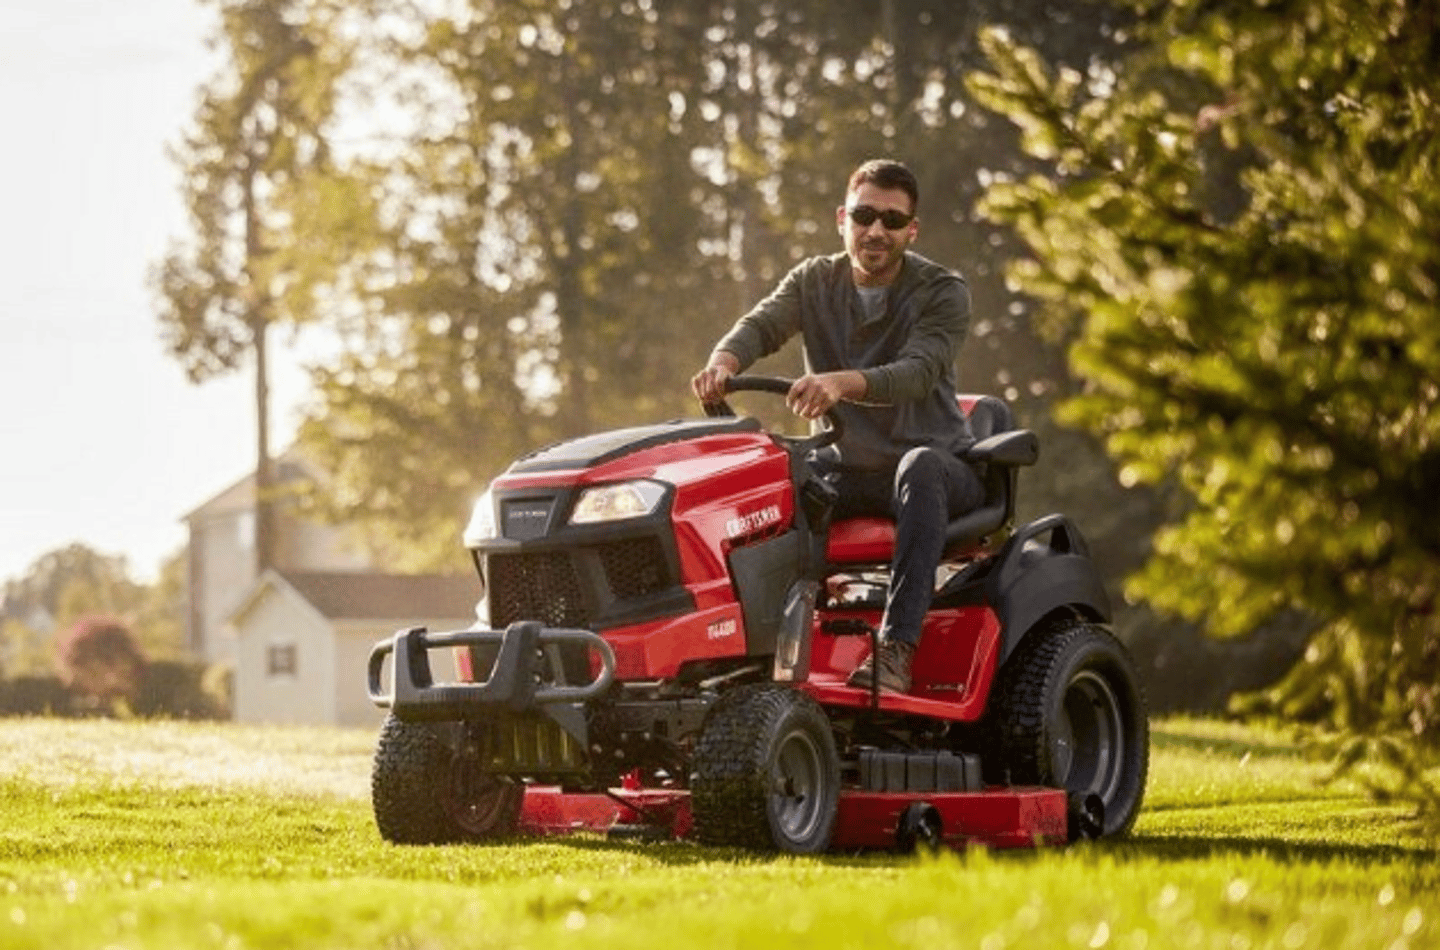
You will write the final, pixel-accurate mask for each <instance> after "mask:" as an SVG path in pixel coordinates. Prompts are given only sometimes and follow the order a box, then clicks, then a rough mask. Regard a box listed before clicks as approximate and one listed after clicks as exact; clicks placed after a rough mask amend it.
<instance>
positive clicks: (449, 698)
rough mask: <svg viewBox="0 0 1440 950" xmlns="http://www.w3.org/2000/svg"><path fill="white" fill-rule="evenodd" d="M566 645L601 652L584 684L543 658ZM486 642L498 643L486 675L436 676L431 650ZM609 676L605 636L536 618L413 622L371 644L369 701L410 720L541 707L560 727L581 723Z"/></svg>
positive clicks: (611, 657)
mask: <svg viewBox="0 0 1440 950" xmlns="http://www.w3.org/2000/svg"><path fill="white" fill-rule="evenodd" d="M564 644H579V645H583V646H584V647H586V648H588V649H590V650H593V651H595V653H597V654H598V655H599V657H600V670H599V672H598V673H597V674H596V675H595V676H594V677H593V678H592V679H591V680H590V681H589V682H587V683H580V684H570V683H566V682H563V679H564V678H563V676H562V677H558V680H559V681H558V682H557V681H556V680H557V677H555V676H554V675H553V670H551V669H549V668H548V666H549V665H548V664H547V663H546V657H545V652H546V651H545V648H546V647H549V646H561V645H564ZM487 645H488V646H496V645H498V647H499V652H498V655H497V657H496V659H495V665H494V668H493V669H492V671H491V673H490V676H489V678H488V679H486V680H484V681H483V682H477V683H440V684H437V683H436V682H435V679H434V675H433V672H432V670H431V667H430V651H431V650H434V649H454V648H457V647H458V648H463V647H482V646H487ZM387 657H389V658H392V659H393V662H391V663H390V664H389V672H390V677H389V679H390V682H389V684H388V688H387V684H386V683H385V682H384V679H385V677H384V673H385V669H386V664H385V660H386V658H387ZM477 672H478V671H477ZM542 674H550V675H548V676H545V675H542ZM614 678H615V653H614V651H613V650H612V649H611V648H610V644H608V643H606V642H605V641H604V639H602V638H601V637H599V636H598V635H596V634H594V633H592V632H591V631H589V630H570V629H559V628H554V627H546V626H544V625H542V624H540V623H537V622H534V621H523V622H518V623H512V624H510V626H508V627H506V628H505V629H504V630H488V629H474V630H455V631H449V632H443V633H441V632H437V633H431V632H429V631H427V630H426V629H425V628H424V627H412V628H410V629H408V630H401V631H399V632H398V633H396V634H395V635H394V636H393V637H391V638H390V639H388V640H381V641H380V642H379V643H377V644H375V646H374V647H373V648H372V649H371V650H370V664H369V690H370V699H371V701H372V702H374V703H375V705H377V706H380V707H382V708H388V709H389V710H390V711H391V712H392V713H394V714H395V716H396V717H398V718H400V719H405V720H409V721H429V722H444V721H467V720H468V721H473V720H479V719H485V718H487V717H494V716H496V715H497V714H498V715H501V716H503V715H505V714H522V713H533V712H543V713H545V714H547V715H548V716H549V717H550V718H552V719H555V720H556V721H557V722H560V724H561V725H562V726H566V725H568V724H569V723H573V722H575V721H576V720H577V718H578V720H579V721H581V722H583V709H584V704H585V702H586V701H587V700H590V699H594V698H595V697H597V696H600V695H601V694H602V693H604V692H605V691H606V690H607V689H608V688H609V687H610V684H611V683H612V682H613V681H614ZM567 731H569V730H568V729H567ZM577 738H578V737H577Z"/></svg>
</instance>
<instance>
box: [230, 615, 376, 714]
mask: <svg viewBox="0 0 1440 950" xmlns="http://www.w3.org/2000/svg"><path fill="white" fill-rule="evenodd" d="M235 643H236V645H237V650H236V653H237V656H236V667H235V719H236V720H237V721H239V722H246V723H283V724H309V725H328V724H333V723H335V722H336V721H337V716H336V712H337V710H336V703H335V695H336V693H335V687H336V681H337V663H336V661H337V657H336V650H335V635H334V633H333V631H332V630H331V628H330V626H329V624H327V623H326V622H325V621H324V619H323V618H321V617H320V616H319V615H318V614H316V613H315V612H314V611H313V610H311V609H309V608H308V607H307V606H306V605H305V604H304V602H303V601H301V600H299V599H298V598H296V597H295V596H293V595H286V594H285V593H283V592H282V591H280V590H277V589H276V588H269V589H267V590H266V591H265V592H264V593H263V594H261V597H260V600H259V601H258V602H257V603H256V604H254V605H253V606H252V607H251V608H250V610H249V611H248V612H247V617H246V623H245V627H244V630H243V632H242V634H241V635H240V636H237V637H236V638H235ZM292 644H293V645H294V647H295V664H296V669H295V673H294V674H293V675H292V674H279V675H272V674H271V673H270V672H269V670H268V661H269V651H270V648H271V647H272V646H285V645H292ZM362 682H363V681H362Z"/></svg>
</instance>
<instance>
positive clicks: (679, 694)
mask: <svg viewBox="0 0 1440 950" xmlns="http://www.w3.org/2000/svg"><path fill="white" fill-rule="evenodd" d="M789 386H790V383H789V381H788V380H781V379H775V378H770V377H756V376H740V377H735V378H733V379H731V380H730V381H729V384H728V388H729V392H731V393H735V392H741V391H746V390H751V391H762V392H770V393H779V394H783V393H785V392H786V391H787V390H788V389H789ZM961 402H962V406H963V408H964V409H965V411H966V412H967V414H968V416H969V420H970V425H971V427H972V429H973V430H974V434H975V436H976V439H977V441H976V442H975V444H974V446H973V447H972V448H971V449H970V450H969V452H968V455H967V458H968V459H969V461H971V462H972V463H973V464H975V465H976V466H977V470H979V471H982V472H983V479H984V484H985V489H986V497H985V502H984V504H983V505H982V506H981V507H980V508H979V509H977V510H975V511H971V512H969V513H967V514H965V515H963V516H962V517H960V518H959V519H957V520H955V521H953V522H952V523H950V525H949V526H948V531H947V547H946V557H945V561H944V564H943V565H942V568H941V570H940V572H938V576H937V579H936V593H935V598H934V602H933V605H932V607H931V610H930V612H929V613H928V614H927V615H926V618H925V623H924V632H923V635H922V637H921V640H920V645H919V649H918V651H917V652H916V655H915V658H914V663H913V678H914V683H913V685H912V687H911V689H910V691H909V692H907V693H903V694H901V693H895V692H890V691H880V690H878V689H875V688H856V687H852V686H849V685H847V683H846V680H847V678H848V676H849V675H850V673H851V672H852V671H853V670H854V669H855V668H856V667H857V666H859V665H860V663H861V662H862V661H863V660H864V659H865V657H866V656H867V655H868V654H869V653H870V652H871V651H873V650H874V649H875V647H876V630H877V627H878V625H879V621H880V616H881V613H882V610H883V605H884V600H885V593H886V585H887V580H888V577H887V574H888V570H889V564H890V560H891V549H892V545H893V543H894V524H893V522H890V521H887V520H885V519H880V518H858V519H845V520H840V519H836V518H835V517H834V516H833V512H834V507H835V497H836V493H835V489H834V487H833V486H832V485H831V483H830V482H829V481H827V480H826V478H825V477H823V475H822V474H820V472H819V471H818V470H817V466H815V465H814V464H813V459H815V458H816V456H817V453H822V452H824V451H826V448H827V446H828V445H830V444H832V443H833V442H834V441H835V440H836V439H837V438H838V436H839V431H838V429H839V424H840V421H839V419H838V418H836V417H835V416H834V414H833V413H832V414H831V415H830V417H829V418H828V429H824V430H822V431H820V432H818V433H817V434H814V435H811V436H807V437H803V438H800V437H790V436H784V435H778V434H771V433H767V432H766V431H764V429H763V428H762V426H761V424H760V423H759V422H758V421H757V420H756V419H754V418H751V417H746V416H741V417H736V416H734V415H733V414H730V412H729V407H728V405H724V406H722V407H721V409H722V410H723V412H724V413H725V414H723V415H716V416H712V417H707V418H696V419H682V420H674V421H669V422H664V423H660V424H656V425H647V426H640V427H636V428H628V429H621V430H618V431H613V432H605V433H602V434H598V435H593V436H588V437H585V438H579V439H575V440H572V441H567V442H562V443H559V444H556V445H552V446H549V447H547V448H543V449H540V450H538V451H535V452H533V453H531V454H529V455H526V456H524V457H522V458H520V459H519V460H517V461H516V462H514V463H513V464H512V465H511V466H510V467H509V469H508V470H507V471H506V472H505V473H504V474H502V475H501V476H500V477H498V478H497V479H495V481H494V482H493V483H492V484H491V485H490V488H489V490H488V491H487V492H486V493H485V495H484V496H483V497H482V498H481V499H480V501H479V502H478V503H477V505H476V508H475V513H474V516H473V517H472V519H471V521H470V524H469V525H468V526H467V528H466V532H465V543H466V546H467V547H468V548H469V550H470V551H471V553H472V554H473V556H474V560H475V566H476V568H477V570H478V571H479V573H480V576H481V579H482V581H483V584H484V588H483V589H484V596H483V599H482V600H481V601H480V604H479V605H478V607H477V615H478V619H477V621H476V623H475V624H474V625H473V626H472V627H471V628H469V629H465V630H456V631H448V632H438V631H437V632H432V631H428V630H426V629H424V628H418V627H417V628H412V629H406V630H401V631H399V632H397V633H396V634H395V635H394V636H393V637H390V638H388V639H385V640H382V641H381V642H380V643H377V644H376V645H375V647H374V649H373V651H372V652H371V655H370V661H369V671H368V673H369V676H368V678H369V689H370V694H371V698H372V699H373V701H374V702H375V703H376V704H378V705H379V706H382V707H386V708H388V709H389V715H388V716H387V717H386V721H385V724H384V726H383V727H382V729H381V733H380V737H379V742H378V745H377V749H376V752H375V759H374V770H373V774H372V789H371V790H372V800H373V805H374V812H375V820H376V823H377V825H378V827H379V830H380V833H381V835H382V836H383V837H384V838H385V839H387V840H389V841H392V842H396V843H407V844H429V843H443V842H455V841H481V840H487V839H496V838H503V839H509V838H513V837H515V836H517V835H526V834H530V835H548V834H562V833H568V832H572V831H591V832H598V833H602V834H606V835H611V836H633V837H640V838H691V839H693V840H696V841H699V842H702V843H706V844H716V845H733V846H740V847H746V848H755V849H762V850H779V851H782V852H790V853H813V852H820V851H825V850H861V849H871V848H881V849H902V850H905V849H911V848H914V847H915V846H917V845H922V844H923V845H925V846H932V847H938V846H949V847H964V846H966V845H969V844H983V845H986V846H989V847H1032V846H1036V845H1045V844H1061V843H1064V842H1066V841H1070V840H1074V839H1075V838H1078V837H1098V836H1102V835H1120V834H1124V833H1125V832H1126V831H1127V830H1128V829H1129V828H1130V827H1131V825H1132V824H1133V823H1134V821H1135V817H1136V813H1137V811H1138V810H1139V807H1140V802H1141V799H1142V797H1143V795H1144V790H1145V778H1146V772H1147V769H1148V765H1149V736H1148V733H1149V727H1148V722H1147V718H1146V710H1145V701H1144V696H1143V694H1142V690H1141V687H1140V684H1139V681H1138V678H1137V675H1136V672H1135V668H1134V665H1133V663H1132V661H1131V659H1130V658H1129V656H1128V654H1127V652H1126V650H1125V648H1124V647H1123V646H1122V645H1121V644H1120V642H1119V641H1118V640H1116V638H1115V637H1114V635H1113V634H1112V633H1111V632H1110V631H1109V629H1108V628H1107V623H1108V621H1109V605H1108V601H1107V599H1106V596H1105V593H1104V590H1103V588H1102V585H1101V582H1100V579H1099V576H1098V574H1097V572H1096V570H1095V566H1094V564H1093V563H1092V561H1091V559H1090V557H1089V552H1088V549H1087V546H1086V543H1085V541H1084V539H1083V538H1082V537H1081V534H1080V532H1079V531H1078V530H1077V529H1076V527H1075V525H1074V524H1073V523H1072V522H1071V521H1070V520H1069V519H1068V518H1066V517H1065V516H1063V515H1058V514H1052V515H1048V516H1046V517H1042V518H1039V519H1038V520H1035V521H1031V522H1029V523H1027V524H1023V525H1020V526H1018V527H1017V526H1016V525H1015V523H1014V522H1015V496H1016V486H1017V475H1018V471H1019V469H1020V468H1022V467H1024V466H1027V465H1031V464H1033V463H1034V462H1035V460H1036V458H1037V455H1038V451H1039V448H1038V442H1037V439H1036V437H1035V435H1034V433H1032V432H1030V431H1027V430H1024V429H1016V428H1014V427H1013V425H1012V421H1011V414H1010V411H1009V407H1008V406H1007V405H1006V404H1005V403H1004V402H1003V401H1001V400H999V399H996V398H994V397H992V396H965V397H962V399H961ZM447 658H448V659H447ZM440 660H446V662H444V663H440V662H437V661H440ZM442 668H445V669H444V672H442Z"/></svg>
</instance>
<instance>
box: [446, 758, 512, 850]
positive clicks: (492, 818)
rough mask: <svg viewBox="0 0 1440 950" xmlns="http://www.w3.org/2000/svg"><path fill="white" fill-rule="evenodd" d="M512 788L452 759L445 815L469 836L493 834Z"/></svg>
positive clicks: (463, 761) (502, 814) (502, 781)
mask: <svg viewBox="0 0 1440 950" xmlns="http://www.w3.org/2000/svg"><path fill="white" fill-rule="evenodd" d="M511 792H512V786H511V785H510V784H509V783H508V782H506V781H504V780H503V779H500V778H497V777H496V776H494V775H487V774H486V773H484V772H481V771H480V770H479V769H477V768H475V767H474V764H473V763H471V762H467V761H466V760H465V759H464V758H462V757H461V756H456V757H455V758H454V759H453V760H452V762H451V765H450V781H449V783H448V785H447V787H446V795H445V811H446V812H447V813H448V814H449V815H450V818H451V820H453V821H454V822H455V824H456V825H458V826H459V827H460V828H462V829H463V830H464V831H465V832H466V833H467V834H470V835H477V836H480V835H489V834H494V833H495V832H496V830H497V829H498V827H499V825H500V822H501V820H502V819H503V817H504V815H505V813H506V809H507V808H508V807H509V804H510V794H511Z"/></svg>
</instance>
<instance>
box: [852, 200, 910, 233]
mask: <svg viewBox="0 0 1440 950" xmlns="http://www.w3.org/2000/svg"><path fill="white" fill-rule="evenodd" d="M846 211H847V213H848V214H849V215H850V220H851V221H854V222H855V223H856V224H858V225H860V227H862V228H868V227H870V225H872V224H874V223H875V221H876V219H879V221H880V223H881V224H883V225H885V230H887V231H898V230H900V229H901V228H903V227H908V226H909V224H910V222H911V221H914V220H915V216H914V215H913V214H906V213H905V212H903V211H895V210H893V209H891V210H886V211H878V210H876V209H875V208H872V207H870V206H869V205H855V206H854V207H853V208H847V209H846Z"/></svg>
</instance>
